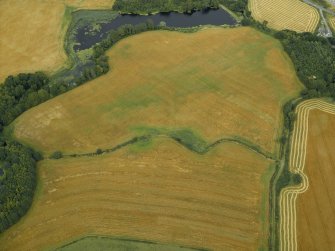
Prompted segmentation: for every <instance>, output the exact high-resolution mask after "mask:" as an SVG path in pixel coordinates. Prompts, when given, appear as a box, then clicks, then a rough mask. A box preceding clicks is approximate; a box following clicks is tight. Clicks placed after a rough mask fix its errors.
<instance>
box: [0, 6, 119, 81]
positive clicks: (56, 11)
mask: <svg viewBox="0 0 335 251" xmlns="http://www.w3.org/2000/svg"><path fill="white" fill-rule="evenodd" d="M113 3H114V0H100V1H95V0H84V1H80V0H64V1H60V0H48V1H44V0H19V1H12V0H1V1H0V10H1V11H0V34H1V40H0V83H1V82H3V80H4V79H5V78H6V77H7V76H8V75H14V74H17V73H21V72H34V71H40V70H43V71H49V72H51V71H55V70H57V69H58V68H60V67H61V66H63V65H64V63H65V61H66V55H65V52H64V49H63V40H64V35H65V32H66V28H67V24H68V20H66V19H65V18H64V13H65V9H66V6H72V7H75V8H110V7H111V6H112V5H113Z"/></svg>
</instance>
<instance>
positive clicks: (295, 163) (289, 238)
mask: <svg viewBox="0 0 335 251" xmlns="http://www.w3.org/2000/svg"><path fill="white" fill-rule="evenodd" d="M313 109H318V110H321V111H323V112H327V113H331V114H334V115H335V105H334V104H330V103H327V102H325V101H323V100H320V99H311V100H307V101H304V102H302V103H300V104H299V105H298V106H297V108H296V114H297V121H296V123H295V125H294V129H293V134H292V142H291V152H290V160H289V168H290V171H291V172H293V173H297V174H300V175H301V177H302V183H301V184H300V185H299V186H294V187H286V188H284V189H283V190H282V191H281V193H280V198H279V199H280V226H279V227H280V250H282V251H286V250H289V251H296V250H297V249H298V243H297V227H296V225H297V215H296V199H297V197H298V195H299V194H301V193H304V192H305V191H306V190H307V189H308V187H309V182H308V177H307V176H306V175H305V174H304V167H305V159H306V148H307V135H308V118H309V112H310V111H311V110H313Z"/></svg>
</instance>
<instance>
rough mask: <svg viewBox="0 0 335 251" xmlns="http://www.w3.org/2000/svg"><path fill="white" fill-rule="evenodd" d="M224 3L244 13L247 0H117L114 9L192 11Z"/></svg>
mask: <svg viewBox="0 0 335 251" xmlns="http://www.w3.org/2000/svg"><path fill="white" fill-rule="evenodd" d="M219 4H223V5H225V6H226V7H228V8H229V9H231V10H232V11H235V12H239V13H243V11H244V10H245V8H246V6H247V4H248V1H247V0H187V1H185V0H116V1H115V3H114V5H113V9H114V10H116V11H120V12H121V13H132V14H147V13H157V12H171V11H178V12H188V13H190V12H192V11H195V10H203V9H206V8H214V9H217V8H218V7H219Z"/></svg>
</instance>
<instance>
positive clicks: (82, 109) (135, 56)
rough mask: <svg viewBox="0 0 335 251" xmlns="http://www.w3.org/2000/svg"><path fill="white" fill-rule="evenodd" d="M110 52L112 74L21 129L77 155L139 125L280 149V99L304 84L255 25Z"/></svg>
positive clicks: (141, 39)
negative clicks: (243, 140) (189, 129)
mask: <svg viewBox="0 0 335 251" xmlns="http://www.w3.org/2000/svg"><path fill="white" fill-rule="evenodd" d="M200 52H201V53H200ZM107 54H108V56H109V58H110V60H109V63H110V66H111V71H110V72H108V73H107V74H106V75H104V76H102V77H99V78H98V79H96V80H93V81H91V82H89V83H87V84H85V85H83V86H80V87H78V88H76V89H74V90H72V91H70V92H68V93H65V94H63V95H61V96H59V97H57V98H54V99H52V100H50V101H48V102H46V103H44V104H42V105H40V106H38V107H35V108H33V109H31V110H29V111H27V112H26V113H24V114H23V115H22V116H20V117H19V118H18V119H17V120H16V121H15V123H14V125H13V127H14V135H15V137H16V138H18V139H19V140H23V141H24V142H26V143H28V144H30V145H32V146H34V147H36V148H37V149H40V150H42V151H44V152H45V153H47V154H49V153H51V152H53V151H56V150H60V151H63V152H66V153H80V152H92V151H95V150H96V149H97V148H110V147H113V146H115V145H117V144H120V143H122V142H124V141H127V140H129V139H130V138H132V137H134V136H138V135H140V134H141V133H142V132H139V131H138V128H141V127H149V128H160V127H164V128H170V129H176V128H177V129H179V128H191V129H192V130H193V131H194V132H196V133H198V134H200V135H201V136H202V137H203V138H204V139H205V140H206V141H207V142H213V141H215V140H218V139H219V138H225V137H235V136H238V137H241V138H244V139H247V140H249V141H251V142H253V143H254V144H256V145H258V146H260V147H261V148H262V149H264V150H266V151H268V152H275V149H276V146H277V145H278V144H277V139H278V133H279V131H280V130H278V129H280V123H281V105H282V104H283V103H284V102H285V101H286V100H287V99H289V98H291V97H294V96H295V95H296V94H297V93H298V92H299V91H300V89H301V84H300V82H299V80H298V79H297V77H296V75H295V71H294V68H293V65H292V63H291V61H290V60H289V58H288V56H287V55H286V54H285V52H284V51H283V49H282V47H281V45H280V43H279V42H278V41H276V40H274V39H273V38H271V37H269V36H266V35H264V34H262V33H260V32H257V31H256V30H254V29H251V28H236V29H224V28H210V29H204V30H201V31H199V32H196V33H191V34H185V33H178V32H169V31H155V32H146V33H143V34H140V35H136V36H133V37H130V38H127V39H125V40H123V41H121V42H120V43H118V44H117V45H116V46H114V47H113V48H112V49H111V50H110V51H108V53H107Z"/></svg>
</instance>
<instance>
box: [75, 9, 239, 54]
mask: <svg viewBox="0 0 335 251" xmlns="http://www.w3.org/2000/svg"><path fill="white" fill-rule="evenodd" d="M149 19H151V20H152V21H153V23H154V24H155V25H159V24H160V23H161V22H164V23H165V24H166V26H168V27H178V28H188V27H195V26H199V25H209V24H210V25H224V24H226V25H235V24H236V21H235V19H234V18H233V17H232V16H231V15H230V14H229V13H228V12H227V11H225V10H223V9H206V10H203V11H195V12H193V13H190V14H188V13H178V12H170V13H158V14H154V15H148V16H142V15H130V14H129V15H128V14H127V15H119V16H117V17H116V18H115V19H114V20H113V21H111V22H109V23H100V24H99V26H100V27H99V29H98V31H95V32H94V33H92V32H89V29H90V27H89V26H85V27H82V28H80V29H78V31H77V34H76V41H77V42H78V43H79V44H77V45H75V46H74V50H76V51H78V50H84V49H88V48H90V47H92V46H93V45H94V44H96V43H98V42H100V41H101V40H102V39H104V38H106V37H107V35H108V32H109V31H110V30H112V29H117V28H118V27H120V26H122V25H125V24H132V25H136V24H140V23H145V22H146V21H147V20H149Z"/></svg>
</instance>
